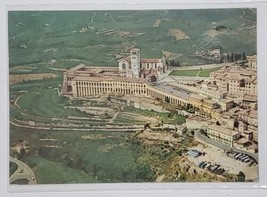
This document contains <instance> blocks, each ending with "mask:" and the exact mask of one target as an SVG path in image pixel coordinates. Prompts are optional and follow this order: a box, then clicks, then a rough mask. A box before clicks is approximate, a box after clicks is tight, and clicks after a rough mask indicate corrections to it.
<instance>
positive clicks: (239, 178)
mask: <svg viewBox="0 0 267 197" xmlns="http://www.w3.org/2000/svg"><path fill="white" fill-rule="evenodd" d="M245 180H246V175H245V174H244V172H242V171H240V172H239V173H238V174H237V181H238V182H245Z"/></svg>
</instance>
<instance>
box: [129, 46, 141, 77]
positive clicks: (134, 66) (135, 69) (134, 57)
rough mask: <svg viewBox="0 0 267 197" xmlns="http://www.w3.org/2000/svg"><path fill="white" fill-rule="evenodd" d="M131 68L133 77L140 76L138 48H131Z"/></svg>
mask: <svg viewBox="0 0 267 197" xmlns="http://www.w3.org/2000/svg"><path fill="white" fill-rule="evenodd" d="M131 70H132V73H133V77H134V78H139V77H140V49H137V48H134V49H132V50H131Z"/></svg>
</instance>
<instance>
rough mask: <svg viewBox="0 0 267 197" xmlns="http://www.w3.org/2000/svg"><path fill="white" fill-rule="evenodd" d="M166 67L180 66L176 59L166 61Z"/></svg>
mask: <svg viewBox="0 0 267 197" xmlns="http://www.w3.org/2000/svg"><path fill="white" fill-rule="evenodd" d="M166 64H167V66H180V62H179V60H177V59H172V60H166Z"/></svg>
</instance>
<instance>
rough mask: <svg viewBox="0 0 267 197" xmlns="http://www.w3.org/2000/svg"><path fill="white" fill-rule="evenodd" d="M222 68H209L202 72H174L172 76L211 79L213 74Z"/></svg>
mask: <svg viewBox="0 0 267 197" xmlns="http://www.w3.org/2000/svg"><path fill="white" fill-rule="evenodd" d="M219 69H220V67H217V68H208V69H202V70H199V69H197V70H174V71H172V72H171V73H170V75H171V76H187V77H196V76H199V77H209V75H210V73H211V72H214V71H216V70H219Z"/></svg>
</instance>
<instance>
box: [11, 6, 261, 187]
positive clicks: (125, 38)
mask: <svg viewBox="0 0 267 197" xmlns="http://www.w3.org/2000/svg"><path fill="white" fill-rule="evenodd" d="M256 41H257V9H256V8H254V7H249V8H224V9H218V8H216V9H215V8H213V9H166V10H95V11H94V10H88V11H86V10H76V11H75V10H72V11H67V10H65V11H63V10H61V11H53V10H46V11H42V10H39V11H37V10H36V11H33V10H32V11H20V10H13V11H12V10H10V11H8V50H9V51H8V53H9V63H8V64H9V114H10V117H9V120H10V126H9V128H10V130H9V132H10V134H9V135H10V143H9V144H10V147H9V149H10V168H9V173H10V178H9V183H10V184H11V185H15V184H23V185H24V184H73V183H79V184H81V183H86V184H90V183H160V182H161V183H181V182H186V183H192V182H202V183H207V182H217V183H218V182H219V183H220V182H231V183H232V182H236V183H241V182H256V183H257V182H258V181H259V177H260V176H259V157H258V151H259V150H258V149H259V144H258V96H257V95H258V81H257V65H258V64H257V42H256ZM260 159H262V158H260Z"/></svg>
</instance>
